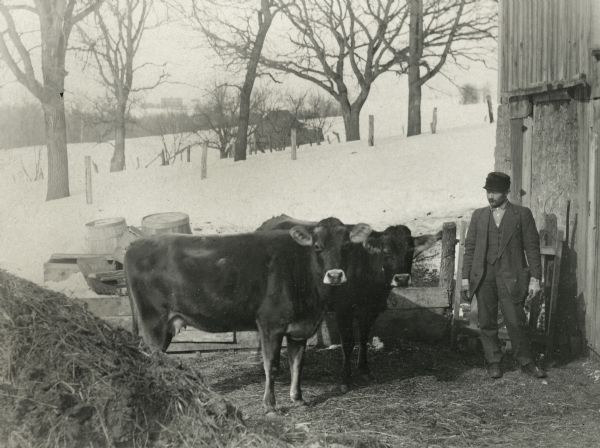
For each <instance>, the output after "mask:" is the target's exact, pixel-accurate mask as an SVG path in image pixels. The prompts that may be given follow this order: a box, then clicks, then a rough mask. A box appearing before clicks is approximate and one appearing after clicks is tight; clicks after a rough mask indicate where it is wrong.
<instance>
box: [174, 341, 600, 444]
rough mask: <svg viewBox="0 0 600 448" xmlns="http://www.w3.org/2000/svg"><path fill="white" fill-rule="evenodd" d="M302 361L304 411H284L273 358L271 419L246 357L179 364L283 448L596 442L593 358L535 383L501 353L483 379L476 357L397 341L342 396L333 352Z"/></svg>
mask: <svg viewBox="0 0 600 448" xmlns="http://www.w3.org/2000/svg"><path fill="white" fill-rule="evenodd" d="M284 359H285V354H284V353H283V354H282V361H283V360H284ZM305 359H306V362H305V366H304V373H303V393H304V398H305V400H306V401H307V406H303V407H299V408H298V407H290V401H289V398H288V397H289V390H288V387H289V382H290V377H289V372H288V370H287V363H286V362H285V361H283V362H282V373H281V374H280V376H279V377H278V381H277V386H276V396H277V400H278V408H279V410H280V414H279V415H277V416H275V417H266V416H265V415H264V414H263V411H262V407H261V400H262V393H263V378H264V375H263V371H262V364H261V362H260V356H258V355H257V354H256V353H255V352H250V351H238V352H214V353H202V354H196V355H193V356H190V357H187V358H185V359H183V362H184V364H190V367H191V366H193V367H195V368H197V369H198V370H200V372H202V374H203V376H204V377H205V378H206V380H207V382H208V383H209V384H210V385H211V386H212V388H214V389H215V390H216V391H217V392H220V393H222V394H224V395H225V396H226V397H227V398H229V399H230V400H231V401H232V402H233V403H234V404H236V405H238V406H239V407H240V408H241V410H242V412H243V414H244V416H245V418H246V421H247V424H248V425H249V426H250V427H251V428H252V430H255V431H257V432H265V433H266V434H269V435H274V436H276V437H278V438H280V439H281V440H282V441H284V442H287V443H290V444H292V445H298V446H299V445H302V446H311V447H320V446H338V447H339V446H354V447H363V446H364V447H372V446H379V447H387V446H393V447H442V446H443V447H482V446H500V445H502V446H509V447H592V446H600V430H598V422H599V421H600V365H599V364H598V363H595V362H593V361H589V360H585V359H583V360H575V361H572V362H570V363H568V364H564V365H560V366H555V367H553V368H551V369H549V374H548V378H547V379H546V380H543V381H541V380H534V379H532V378H529V377H527V376H525V375H524V374H522V373H521V372H520V370H518V369H517V368H516V365H515V364H514V362H513V361H512V359H511V358H510V356H507V357H505V361H504V368H505V369H506V370H507V372H506V373H505V375H504V377H503V378H502V379H500V380H496V381H492V380H490V379H488V378H487V376H486V373H485V371H484V369H483V360H482V357H481V355H479V354H475V353H467V352H458V351H452V350H450V348H449V347H447V346H444V345H437V346H432V345H426V344H420V343H414V342H402V343H401V344H399V345H398V346H397V347H384V348H382V349H379V350H376V349H371V351H370V362H371V364H370V365H371V371H372V374H373V377H374V378H373V380H372V381H371V382H370V384H356V385H355V387H354V388H353V389H352V390H351V391H350V392H349V393H347V394H345V395H344V394H341V393H340V392H339V391H338V388H337V387H336V380H337V373H338V371H339V367H340V363H341V354H340V350H339V348H337V349H321V350H316V349H314V350H310V351H308V352H307V356H306V358H305Z"/></svg>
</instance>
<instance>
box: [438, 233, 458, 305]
mask: <svg viewBox="0 0 600 448" xmlns="http://www.w3.org/2000/svg"><path fill="white" fill-rule="evenodd" d="M455 255H456V223H455V222H445V223H444V225H443V226H442V261H441V264H440V288H442V290H443V291H445V292H446V293H447V295H448V305H452V293H453V287H454V283H453V279H454V268H455ZM459 280H460V279H459Z"/></svg>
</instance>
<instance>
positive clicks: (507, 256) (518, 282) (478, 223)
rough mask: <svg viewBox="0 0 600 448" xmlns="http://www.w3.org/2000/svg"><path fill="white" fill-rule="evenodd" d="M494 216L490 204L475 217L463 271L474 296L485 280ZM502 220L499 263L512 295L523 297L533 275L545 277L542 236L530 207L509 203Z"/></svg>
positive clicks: (521, 298) (468, 239)
mask: <svg viewBox="0 0 600 448" xmlns="http://www.w3.org/2000/svg"><path fill="white" fill-rule="evenodd" d="M490 219H491V220H493V218H492V211H491V209H490V207H483V208H478V209H477V210H475V211H474V212H473V216H472V217H471V223H470V225H469V230H468V233H467V238H466V241H465V256H464V263H463V272H462V278H468V279H469V297H473V295H474V294H475V293H476V291H477V288H478V287H479V285H480V283H481V280H482V279H483V274H484V269H485V265H486V252H487V245H488V226H489V222H490ZM502 220H503V222H502V225H503V226H504V233H503V235H502V241H501V242H500V258H499V260H498V261H497V262H496V263H500V273H501V275H502V278H503V279H504V282H505V284H506V286H507V288H508V291H509V292H510V294H511V296H512V297H513V298H514V299H515V300H523V299H524V298H525V296H526V295H527V289H528V288H529V278H530V276H531V277H535V278H537V279H541V278H542V262H541V257H540V237H539V234H538V231H537V228H536V226H535V220H534V219H533V215H532V214H531V210H529V209H528V208H527V207H522V206H520V205H516V204H511V203H510V202H508V203H507V204H506V211H505V212H504V217H503V218H502ZM525 256H526V257H527V258H525Z"/></svg>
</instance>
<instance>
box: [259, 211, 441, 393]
mask: <svg viewBox="0 0 600 448" xmlns="http://www.w3.org/2000/svg"><path fill="white" fill-rule="evenodd" d="M296 225H302V226H303V227H306V228H309V229H310V228H312V227H313V226H315V225H316V223H315V222H310V221H301V220H296V219H294V218H291V217H290V216H287V215H281V216H278V217H274V218H271V219H269V220H267V221H265V222H264V223H263V224H262V225H261V226H260V227H259V228H258V229H257V231H270V230H281V229H290V228H293V227H294V226H296ZM441 235H442V233H441V232H438V233H437V234H436V235H423V236H418V237H413V236H412V235H411V232H410V229H409V228H408V227H406V226H403V225H396V226H391V227H388V228H387V229H385V230H384V231H383V232H377V231H374V230H372V231H370V233H369V235H368V236H367V237H366V238H363V239H362V240H361V241H360V242H357V243H356V244H351V245H350V249H349V252H348V256H349V258H348V264H347V266H346V274H347V278H348V281H347V283H346V284H345V285H344V286H343V287H341V288H337V289H336V290H335V291H334V292H333V293H332V297H333V298H332V299H331V300H330V303H331V310H332V311H335V315H336V322H337V325H338V329H339V332H340V337H341V340H342V352H343V370H342V378H341V380H342V384H341V389H342V391H344V392H345V391H347V390H348V388H349V387H350V382H351V375H352V372H351V356H352V351H353V349H354V331H353V324H354V318H355V317H356V318H357V321H358V330H359V331H358V333H359V339H360V341H359V342H360V344H359V351H358V371H359V373H360V374H361V376H364V377H367V378H369V377H370V372H369V366H368V362H367V340H368V338H369V333H370V330H371V327H372V326H373V323H374V322H375V319H376V318H377V316H378V315H379V314H380V313H381V312H382V311H384V310H385V309H386V307H387V298H388V296H389V294H390V291H391V289H392V288H393V287H396V286H408V284H409V283H410V274H411V271H412V263H413V259H414V257H416V256H417V255H419V254H420V253H421V252H423V251H424V250H426V249H427V248H429V247H430V246H432V245H433V244H434V243H435V242H436V241H439V240H440V239H441ZM278 362H279V358H278V356H276V358H275V366H276V368H277V367H278V365H277V364H278Z"/></svg>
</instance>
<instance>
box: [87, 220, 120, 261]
mask: <svg viewBox="0 0 600 448" xmlns="http://www.w3.org/2000/svg"><path fill="white" fill-rule="evenodd" d="M85 227H86V230H87V234H86V242H87V248H88V251H89V252H90V253H94V254H110V253H112V252H113V251H114V250H115V249H116V248H117V246H118V244H119V239H120V238H121V236H122V235H123V233H125V231H126V230H127V223H126V222H125V218H103V219H97V220H95V221H91V222H88V223H86V225H85Z"/></svg>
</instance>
